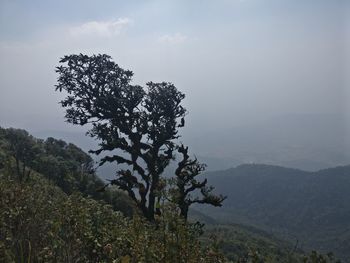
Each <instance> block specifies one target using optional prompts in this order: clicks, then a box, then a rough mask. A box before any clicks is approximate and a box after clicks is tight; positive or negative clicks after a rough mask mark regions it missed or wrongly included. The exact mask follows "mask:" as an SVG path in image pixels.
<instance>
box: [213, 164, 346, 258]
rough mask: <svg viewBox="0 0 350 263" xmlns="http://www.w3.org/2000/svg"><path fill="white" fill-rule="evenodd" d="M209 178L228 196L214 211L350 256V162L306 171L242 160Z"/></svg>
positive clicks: (228, 218) (303, 243)
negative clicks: (349, 164)
mask: <svg viewBox="0 0 350 263" xmlns="http://www.w3.org/2000/svg"><path fill="white" fill-rule="evenodd" d="M206 177H208V178H210V182H211V184H212V185H214V186H215V187H216V190H217V192H220V193H222V194H225V195H227V196H228V198H227V200H226V201H225V203H224V206H223V208H222V209H221V210H220V211H218V210H213V209H210V208H207V209H206V212H208V213H209V215H211V216H213V217H214V216H215V217H216V218H219V219H220V220H221V221H226V222H227V221H229V222H230V221H231V222H240V223H242V222H243V223H249V224H251V225H255V226H258V227H260V228H263V229H265V230H267V231H269V232H273V233H278V235H279V236H280V237H283V238H287V239H289V240H294V241H295V240H298V241H299V244H300V246H302V247H304V248H307V249H311V248H312V249H318V250H322V251H333V252H335V253H336V254H337V255H341V256H342V257H343V258H348V257H349V258H350V195H349V189H350V166H343V167H336V168H331V169H325V170H321V171H318V172H305V171H301V170H297V169H289V168H284V167H278V166H270V165H257V164H255V165H240V166H238V167H236V168H233V169H229V170H225V171H218V172H209V173H206Z"/></svg>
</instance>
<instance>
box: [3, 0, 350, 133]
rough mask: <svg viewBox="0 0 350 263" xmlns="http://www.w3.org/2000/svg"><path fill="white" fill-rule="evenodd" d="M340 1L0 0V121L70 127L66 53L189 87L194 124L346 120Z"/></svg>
mask: <svg viewBox="0 0 350 263" xmlns="http://www.w3.org/2000/svg"><path fill="white" fill-rule="evenodd" d="M346 2H348V1H346V0H344V1H341V0H328V1H326V0H325V1H322V0H317V1H315V0H217V1H214V0H192V1H189V0H183V1H179V0H174V1H165V0H154V1H153V0H149V1H116V0H111V1H107V0H105V1H97V0H96V1H92V0H90V1H87V0H76V1H68V0H66V1H53V0H52V1H49V0H41V1H39V0H37V1H36V0H32V1H24V0H23V1H16V0H0V58H1V59H0V91H1V95H0V126H5V127H8V126H14V127H19V128H26V129H29V130H31V131H38V130H54V129H60V130H69V129H72V127H71V125H69V124H67V123H64V119H63V110H62V109H60V106H59V105H58V101H59V99H60V96H61V95H60V94H57V92H55V91H54V85H55V83H56V77H57V75H56V74H55V66H57V65H58V60H59V58H60V57H62V56H63V55H66V54H71V53H87V54H93V53H107V54H109V55H111V56H112V57H113V59H114V60H115V61H116V62H117V63H118V64H119V65H120V66H121V67H123V68H126V69H131V70H133V71H134V73H135V78H134V81H135V83H137V84H141V85H142V84H144V83H145V82H147V81H151V80H152V81H163V80H164V81H170V82H173V83H174V84H175V85H176V86H177V87H178V89H180V90H181V91H183V92H184V93H186V95H187V97H186V101H185V103H186V107H187V108H188V110H189V115H188V117H187V129H193V130H195V129H204V130H212V129H214V128H220V129H225V128H228V127H234V126H240V125H245V124H249V123H254V122H258V121H261V120H265V119H269V118H273V117H275V116H283V115H288V114H337V115H339V116H342V118H344V122H346V120H347V119H349V115H348V112H349V108H347V105H348V104H349V96H350V92H349V91H348V90H349V74H348V73H349V63H348V62H349V58H350V55H349V53H350V52H349V48H348V47H349V44H350V41H349V26H348V25H349V4H348V3H349V2H348V3H346Z"/></svg>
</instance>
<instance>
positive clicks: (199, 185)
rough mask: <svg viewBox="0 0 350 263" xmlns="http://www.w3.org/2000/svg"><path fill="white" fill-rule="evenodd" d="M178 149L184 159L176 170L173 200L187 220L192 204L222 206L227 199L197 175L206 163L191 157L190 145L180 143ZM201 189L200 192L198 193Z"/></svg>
mask: <svg viewBox="0 0 350 263" xmlns="http://www.w3.org/2000/svg"><path fill="white" fill-rule="evenodd" d="M177 151H178V152H179V153H180V154H181V155H182V160H181V161H180V162H179V163H178V167H177V169H176V171H175V175H176V178H175V184H176V188H175V189H173V191H172V193H173V201H174V202H175V203H177V204H178V205H179V208H180V214H181V216H182V217H184V218H185V219H186V220H187V214H188V209H189V207H190V206H191V205H192V204H195V203H197V204H210V205H213V206H222V202H223V201H224V200H225V199H226V197H225V196H222V195H214V194H213V193H212V191H213V189H214V188H213V187H208V186H207V183H208V180H207V179H204V180H203V181H198V179H197V177H198V175H200V174H201V172H202V171H204V170H205V164H201V163H199V162H198V160H197V159H194V160H192V159H190V157H189V155H188V147H185V146H184V145H180V146H179V147H178V148H177ZM196 190H199V191H200V194H198V193H196Z"/></svg>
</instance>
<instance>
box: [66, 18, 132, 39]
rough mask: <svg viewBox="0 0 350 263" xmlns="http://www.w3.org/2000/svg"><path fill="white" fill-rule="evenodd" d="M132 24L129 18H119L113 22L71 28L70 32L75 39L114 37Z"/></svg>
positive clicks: (95, 22) (96, 22)
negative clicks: (81, 37)
mask: <svg viewBox="0 0 350 263" xmlns="http://www.w3.org/2000/svg"><path fill="white" fill-rule="evenodd" d="M131 23H132V20H130V19H129V18H119V19H117V20H111V21H89V22H86V23H84V24H82V25H79V26H75V27H72V28H70V30H69V32H70V34H71V35H72V36H74V37H80V36H99V37H112V36H117V35H120V33H121V32H122V30H124V29H125V28H126V27H128V26H129V25H130V24H131Z"/></svg>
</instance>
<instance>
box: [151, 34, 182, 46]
mask: <svg viewBox="0 0 350 263" xmlns="http://www.w3.org/2000/svg"><path fill="white" fill-rule="evenodd" d="M187 39H188V37H187V36H185V35H183V34H181V33H176V34H172V35H168V34H167V35H162V36H160V37H159V38H158V41H159V42H162V43H171V44H180V43H183V42H185V41H186V40H187Z"/></svg>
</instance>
